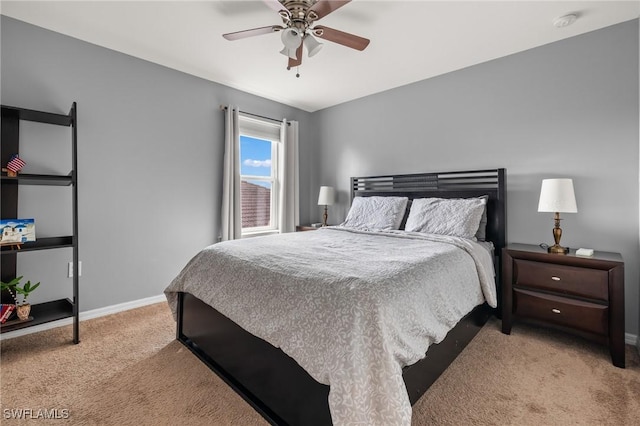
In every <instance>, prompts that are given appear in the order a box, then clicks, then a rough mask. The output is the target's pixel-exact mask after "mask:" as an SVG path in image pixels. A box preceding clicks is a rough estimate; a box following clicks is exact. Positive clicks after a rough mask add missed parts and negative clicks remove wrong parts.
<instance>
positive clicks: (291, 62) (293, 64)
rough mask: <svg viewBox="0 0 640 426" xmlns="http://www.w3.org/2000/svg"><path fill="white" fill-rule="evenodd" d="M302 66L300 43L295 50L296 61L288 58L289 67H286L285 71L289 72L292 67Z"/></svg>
mask: <svg viewBox="0 0 640 426" xmlns="http://www.w3.org/2000/svg"><path fill="white" fill-rule="evenodd" d="M300 64H302V43H300V46H298V50H296V59H291V58H289V65H287V69H288V70H290V69H291V68H293V67H299V66H300Z"/></svg>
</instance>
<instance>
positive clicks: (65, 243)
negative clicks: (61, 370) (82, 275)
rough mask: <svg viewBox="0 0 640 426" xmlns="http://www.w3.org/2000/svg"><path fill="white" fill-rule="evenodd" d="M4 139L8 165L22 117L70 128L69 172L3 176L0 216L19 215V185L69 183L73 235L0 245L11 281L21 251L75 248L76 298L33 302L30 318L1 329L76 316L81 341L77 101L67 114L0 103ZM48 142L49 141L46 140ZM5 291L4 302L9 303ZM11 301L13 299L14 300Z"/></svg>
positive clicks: (0, 154)
mask: <svg viewBox="0 0 640 426" xmlns="http://www.w3.org/2000/svg"><path fill="white" fill-rule="evenodd" d="M1 111H2V125H1V133H2V139H1V143H0V148H1V149H0V163H1V164H2V166H4V165H6V164H7V163H8V161H9V159H10V158H11V156H12V155H13V154H17V153H19V151H20V149H19V148H20V121H21V120H22V121H35V122H39V123H45V124H51V125H56V126H65V127H70V128H71V144H72V150H71V155H72V158H71V162H72V166H71V171H70V172H69V174H67V175H51V174H28V173H24V174H20V173H19V174H18V176H6V175H4V174H3V175H2V176H0V183H1V185H2V197H1V205H0V216H1V217H2V219H17V218H19V217H20V216H19V214H18V188H19V186H20V185H44V186H70V187H71V191H72V203H73V205H72V216H73V217H72V228H73V230H72V235H63V236H53V237H47V238H38V239H37V240H36V241H34V242H28V243H23V244H20V245H6V246H1V247H0V254H1V261H2V265H1V269H0V275H1V276H2V281H4V282H8V281H11V280H12V279H13V278H15V277H16V272H17V267H16V264H17V256H18V255H19V254H20V253H25V252H30V251H35V250H52V249H59V248H69V247H70V248H72V250H73V298H72V299H60V300H53V301H49V302H45V303H38V304H34V305H31V314H30V315H31V317H30V319H29V320H26V321H20V320H14V319H10V320H9V321H7V322H6V323H5V324H3V325H2V326H0V332H1V333H5V332H9V331H15V330H19V329H23V328H27V327H33V326H35V325H39V324H44V323H47V322H51V321H57V320H60V319H64V318H69V317H73V342H74V343H79V342H80V325H79V322H80V315H79V313H80V310H79V304H78V303H79V297H78V296H79V295H78V293H79V268H78V266H79V261H78V185H77V183H78V181H77V169H78V160H77V158H78V157H77V147H78V146H77V141H78V122H77V105H76V103H75V102H74V103H73V104H72V106H71V110H70V111H69V113H68V114H56V113H50V112H44V111H35V110H31V109H25V108H17V107H13V106H5V105H3V106H2V107H1ZM45 143H46V142H45ZM6 296H7V295H4V294H3V295H2V299H3V303H7V301H6V300H5V297H6ZM11 302H12V301H11Z"/></svg>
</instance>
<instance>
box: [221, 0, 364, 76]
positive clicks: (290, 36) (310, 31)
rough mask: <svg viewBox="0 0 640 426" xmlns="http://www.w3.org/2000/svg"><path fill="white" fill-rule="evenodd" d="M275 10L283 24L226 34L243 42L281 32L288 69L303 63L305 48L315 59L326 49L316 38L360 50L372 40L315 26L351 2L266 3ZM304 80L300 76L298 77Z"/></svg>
mask: <svg viewBox="0 0 640 426" xmlns="http://www.w3.org/2000/svg"><path fill="white" fill-rule="evenodd" d="M262 1H263V2H264V3H266V5H267V6H269V7H270V8H271V9H273V10H275V11H276V12H278V14H279V15H280V17H281V18H282V22H283V25H269V26H267V27H260V28H253V29H250V30H243V31H237V32H233V33H227V34H223V35H222V36H223V37H224V38H226V39H227V40H239V39H242V38H246V37H253V36H258V35H263V34H270V33H275V32H281V38H282V43H283V44H284V48H283V49H282V50H281V51H280V53H282V54H283V55H285V56H288V57H289V62H288V64H287V69H288V70H289V69H291V68H292V67H297V66H299V65H300V64H301V63H302V46H303V45H304V46H305V47H306V48H307V52H308V55H309V57H312V56H313V55H315V54H316V53H318V51H320V49H321V48H322V43H319V42H318V41H317V40H316V39H315V38H314V37H313V36H316V37H319V38H322V39H325V40H329V41H332V42H334V43H338V44H341V45H343V46H347V47H350V48H352V49H356V50H364V49H365V48H366V47H367V46H368V45H369V40H368V39H366V38H363V37H359V36H357V35H353V34H349V33H345V32H343V31H338V30H334V29H333V28H329V27H325V26H322V25H315V26H314V24H315V21H317V20H319V19H321V18H324V17H325V16H327V15H328V14H330V13H331V12H333V11H334V10H336V9H338V8H340V7H342V6H344V5H345V4H347V3H349V2H350V1H351V0H341V1H337V0H262ZM296 77H300V74H296Z"/></svg>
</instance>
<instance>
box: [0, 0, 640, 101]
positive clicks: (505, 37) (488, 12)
mask: <svg viewBox="0 0 640 426" xmlns="http://www.w3.org/2000/svg"><path fill="white" fill-rule="evenodd" d="M0 7H1V10H0V11H1V13H2V14H3V15H7V16H10V17H13V18H16V19H19V20H22V21H25V22H29V23H32V24H34V25H38V26H40V27H44V28H47V29H50V30H53V31H57V32H59V33H63V34H67V35H69V36H72V37H75V38H78V39H81V40H85V41H88V42H90V43H93V44H96V45H99V46H104V47H107V48H109V49H113V50H116V51H119V52H123V53H126V54H129V55H132V56H135V57H138V58H142V59H145V60H148V61H151V62H154V63H157V64H161V65H164V66H167V67H170V68H174V69H176V70H180V71H183V72H185V73H189V74H192V75H195V76H198V77H202V78H204V79H207V80H211V81H215V82H218V83H222V84H225V85H227V86H231V87H234V88H237V89H240V90H243V91H245V92H249V93H252V94H255V95H259V96H263V97H265V98H268V99H272V100H275V101H278V102H282V103H285V104H288V105H291V106H294V107H298V108H300V109H303V110H306V111H316V110H319V109H322V108H326V107H329V106H332V105H336V104H339V103H342V102H346V101H349V100H352V99H356V98H360V97H363V96H367V95H370V94H373V93H377V92H381V91H384V90H388V89H391V88H394V87H398V86H402V85H405V84H408V83H412V82H415V81H419V80H423V79H426V78H429V77H433V76H436V75H439V74H444V73H447V72H450V71H454V70H457V69H461V68H464V67H468V66H470V65H474V64H478V63H481V62H485V61H489V60H491V59H495V58H499V57H502V56H506V55H509V54H512V53H516V52H520V51H523V50H526V49H530V48H532V47H536V46H540V45H543V44H547V43H551V42H554V41H557V40H561V39H563V38H567V37H572V36H575V35H578V34H582V33H585V32H588V31H593V30H596V29H599V28H603V27H606V26H609V25H613V24H616V23H619V22H623V21H627V20H631V19H635V18H637V17H638V16H639V14H640V2H639V1H522V0H513V1H455V0H454V1H451V0H449V1H372V0H354V1H352V2H351V3H349V4H347V5H345V6H343V7H342V8H340V9H339V10H337V11H335V12H333V13H332V14H330V15H329V16H327V17H325V18H323V19H321V20H320V21H318V23H319V24H322V25H325V26H328V27H332V28H335V29H339V30H342V31H346V32H350V33H353V34H356V35H360V36H362V37H366V38H369V39H371V44H370V45H369V47H367V49H366V50H364V51H363V52H359V51H356V50H352V49H349V48H347V47H344V46H341V45H337V44H334V43H331V42H328V41H324V47H323V49H322V50H321V51H320V52H319V53H318V54H317V55H316V56H314V57H313V58H308V57H307V56H306V53H305V57H304V59H303V63H302V66H301V67H300V70H299V71H300V74H301V75H300V78H296V76H295V74H296V71H295V70H291V71H287V69H286V64H287V58H286V57H285V56H283V55H281V54H280V53H278V52H279V51H280V49H281V48H282V43H281V41H280V35H279V33H274V34H268V35H262V36H258V37H252V38H247V39H243V40H237V41H227V40H225V39H223V38H222V36H221V35H222V34H224V33H228V32H234V31H239V30H244V29H249V28H255V27H262V26H267V25H279V24H281V23H282V21H281V19H280V18H279V17H278V15H277V14H276V13H275V12H274V11H272V10H271V9H270V8H268V7H267V6H266V5H265V4H264V3H262V2H261V1H239V0H236V1H185V0H181V1H137V2H133V1H113V0H110V1H82V2H81V1H51V0H49V1H24V0H22V1H6V0H2V2H1V4H0ZM567 13H577V14H578V15H579V19H578V20H577V21H576V22H575V23H574V24H573V25H571V26H568V27H564V28H556V27H554V26H553V21H554V19H555V18H557V17H559V16H562V15H565V14H567ZM321 41H322V40H321Z"/></svg>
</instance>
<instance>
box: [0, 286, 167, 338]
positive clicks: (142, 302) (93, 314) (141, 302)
mask: <svg viewBox="0 0 640 426" xmlns="http://www.w3.org/2000/svg"><path fill="white" fill-rule="evenodd" d="M166 301H167V298H166V297H165V295H164V294H159V295H157V296H151V297H146V298H144V299H138V300H133V301H131V302H124V303H119V304H117V305H111V306H105V307H104V308H98V309H92V310H90V311H85V312H80V321H86V320H89V319H92V318H98V317H103V316H105V315H111V314H116V313H118V312H122V311H128V310H129V309H135V308H140V307H142V306H147V305H152V304H154V303H159V302H166ZM72 323H73V318H65V319H62V320H59V321H52V322H48V323H45V324H40V325H35V326H33V327H27V328H21V329H20V330H16V331H9V332H7V333H2V334H1V335H0V340H5V339H12V338H14V337H19V336H24V335H27V334H32V333H37V332H39V331H44V330H50V329H52V328H57V327H62V326H65V325H69V324H72ZM81 331H82V330H81ZM81 337H82V334H81Z"/></svg>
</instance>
